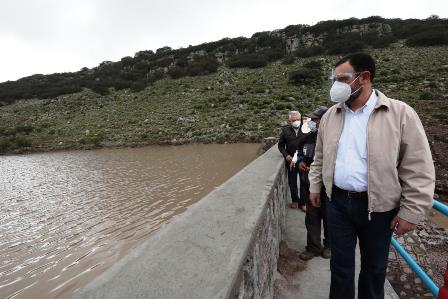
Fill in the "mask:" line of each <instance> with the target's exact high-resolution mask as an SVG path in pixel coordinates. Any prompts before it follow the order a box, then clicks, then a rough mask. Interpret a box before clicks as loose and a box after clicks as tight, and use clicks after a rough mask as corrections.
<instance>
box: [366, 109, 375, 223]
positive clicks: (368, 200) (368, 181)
mask: <svg viewBox="0 0 448 299" xmlns="http://www.w3.org/2000/svg"><path fill="white" fill-rule="evenodd" d="M375 112H376V109H375V107H373V111H372V113H370V115H369V119H368V120H367V210H368V212H369V213H368V215H367V218H368V219H369V221H371V220H372V212H373V208H372V205H371V200H370V196H369V193H370V192H369V190H370V176H369V172H370V159H369V124H370V118H371V117H372V115H373V114H374V113H375Z"/></svg>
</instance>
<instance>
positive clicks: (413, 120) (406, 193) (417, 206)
mask: <svg viewBox="0 0 448 299" xmlns="http://www.w3.org/2000/svg"><path fill="white" fill-rule="evenodd" d="M397 169H398V178H399V180H400V183H401V188H402V193H401V201H400V211H399V212H398V217H400V218H402V219H404V220H406V221H408V222H411V223H414V224H417V223H418V222H419V221H420V220H422V219H423V218H424V217H425V216H426V214H427V213H428V211H429V210H430V209H431V207H432V200H433V196H434V187H435V171H434V164H433V160H432V156H431V150H430V148H429V144H428V140H427V138H426V135H425V131H424V129H423V125H422V123H421V121H420V119H419V117H418V115H417V113H416V112H415V111H414V109H412V108H409V109H408V110H407V111H406V116H405V121H404V123H403V125H402V137H401V144H400V154H399V164H398V168H397Z"/></svg>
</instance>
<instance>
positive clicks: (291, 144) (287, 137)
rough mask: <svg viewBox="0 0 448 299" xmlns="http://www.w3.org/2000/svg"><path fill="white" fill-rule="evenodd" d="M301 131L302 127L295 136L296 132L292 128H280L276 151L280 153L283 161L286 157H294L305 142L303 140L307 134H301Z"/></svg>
mask: <svg viewBox="0 0 448 299" xmlns="http://www.w3.org/2000/svg"><path fill="white" fill-rule="evenodd" d="M301 129H302V125H300V127H299V130H298V132H297V135H296V132H295V131H294V129H293V128H292V126H285V127H283V128H282V132H281V133H280V138H279V140H278V150H279V151H280V152H281V153H282V155H283V157H284V158H285V159H286V156H288V155H290V156H291V157H292V156H294V153H295V152H296V150H297V149H298V148H299V146H300V145H301V144H302V143H303V141H304V140H305V139H304V138H305V137H306V135H307V134H303V133H302V131H301Z"/></svg>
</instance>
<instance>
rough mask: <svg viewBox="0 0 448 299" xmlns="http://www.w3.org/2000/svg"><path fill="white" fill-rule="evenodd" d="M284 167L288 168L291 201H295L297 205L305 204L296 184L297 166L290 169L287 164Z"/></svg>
mask: <svg viewBox="0 0 448 299" xmlns="http://www.w3.org/2000/svg"><path fill="white" fill-rule="evenodd" d="M286 168H287V169H288V185H289V190H290V191H291V199H292V202H297V203H299V206H303V205H305V200H304V199H302V198H300V197H299V188H298V186H297V179H298V173H299V169H298V168H297V167H294V168H292V169H290V168H289V167H288V166H286Z"/></svg>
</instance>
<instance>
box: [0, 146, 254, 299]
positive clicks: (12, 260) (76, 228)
mask: <svg viewBox="0 0 448 299" xmlns="http://www.w3.org/2000/svg"><path fill="white" fill-rule="evenodd" d="M257 149H258V145H254V144H228V145H187V146H175V147H158V146H154V147H146V148H137V149H107V150H94V151H73V152H58V153H45V154H33V155H24V156H2V157H0V169H2V172H1V173H0V179H1V182H4V183H2V189H0V215H1V218H0V238H1V240H2V242H1V243H0V256H1V257H2V259H1V261H0V298H65V297H70V295H71V294H72V293H73V292H74V291H76V290H77V289H79V288H81V287H82V286H84V285H85V284H86V283H87V282H89V281H91V280H92V279H93V278H94V277H95V276H97V275H98V274H99V273H101V272H102V271H104V270H105V269H106V268H107V267H109V266H110V265H111V264H112V263H114V262H115V261H117V260H118V259H119V258H120V257H121V256H123V255H124V254H125V253H126V252H128V250H129V249H131V248H133V247H135V246H137V245H138V244H140V243H141V242H142V241H143V240H146V239H147V238H148V237H149V236H150V235H151V234H152V233H153V232H154V231H155V230H156V229H158V228H159V227H160V225H161V224H163V223H166V222H168V221H169V220H170V219H171V218H172V217H173V215H176V214H178V213H180V212H182V211H184V210H185V209H186V208H187V207H188V206H189V205H191V204H193V203H194V202H196V201H197V200H199V199H200V198H201V197H203V196H204V195H206V194H207V193H208V192H210V191H212V190H213V188H215V187H216V186H218V185H219V184H221V183H223V182H224V181H225V180H226V179H228V178H229V177H230V176H232V175H233V174H235V173H236V172H237V171H239V170H240V169H241V168H242V167H243V166H245V165H246V164H248V163H249V162H250V161H252V160H253V159H254V158H255V157H256V151H257ZM211 156H212V157H213V159H206V158H204V157H211Z"/></svg>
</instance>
